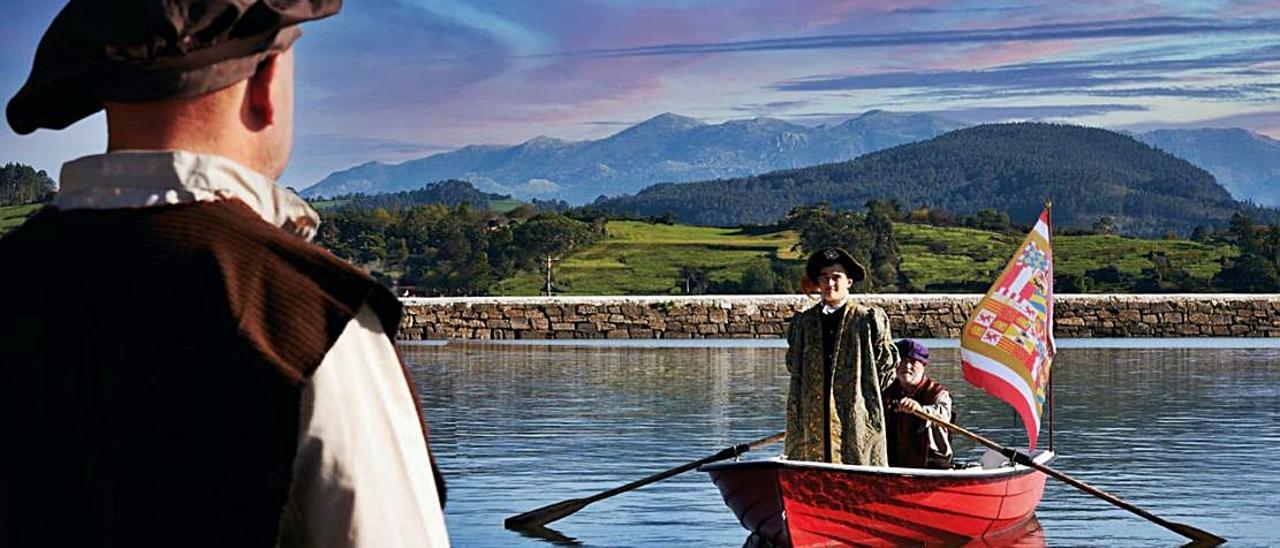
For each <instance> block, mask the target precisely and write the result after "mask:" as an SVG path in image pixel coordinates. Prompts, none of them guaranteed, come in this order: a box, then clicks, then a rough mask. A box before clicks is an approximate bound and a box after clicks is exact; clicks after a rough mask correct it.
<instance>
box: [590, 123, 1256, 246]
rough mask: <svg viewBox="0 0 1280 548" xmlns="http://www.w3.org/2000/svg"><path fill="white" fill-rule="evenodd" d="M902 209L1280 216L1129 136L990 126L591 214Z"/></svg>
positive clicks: (1077, 219) (1064, 217) (627, 200)
mask: <svg viewBox="0 0 1280 548" xmlns="http://www.w3.org/2000/svg"><path fill="white" fill-rule="evenodd" d="M872 199H877V200H889V199H893V200H897V201H898V202H899V203H900V204H901V205H902V206H904V207H906V208H911V209H914V208H917V207H922V206H927V207H930V208H942V209H945V210H947V211H950V212H952V213H959V214H966V215H967V214H972V213H974V212H976V211H978V210H981V209H986V208H994V209H995V210H997V211H1002V212H1007V213H1008V214H1009V215H1010V217H1011V218H1012V220H1013V221H1014V222H1016V223H1021V224H1030V223H1031V222H1032V221H1033V220H1034V219H1035V218H1036V216H1037V215H1038V214H1039V212H1040V210H1041V208H1042V207H1043V202H1044V200H1045V199H1053V200H1055V202H1056V204H1055V207H1054V221H1055V224H1056V225H1057V226H1060V227H1080V228H1087V227H1090V226H1091V225H1092V224H1093V223H1094V222H1096V221H1098V220H1099V219H1100V218H1101V217H1104V216H1106V217H1111V218H1112V219H1113V221H1114V223H1115V225H1116V226H1117V227H1118V228H1119V230H1120V231H1121V232H1122V233H1124V234H1130V235H1139V236H1148V237H1150V236H1161V235H1163V234H1165V233H1166V232H1168V231H1175V232H1176V233H1178V234H1181V235H1183V236H1186V235H1187V234H1189V233H1190V232H1191V231H1192V229H1193V228H1195V227H1196V226H1206V227H1215V226H1216V227H1221V226H1224V225H1225V224H1226V223H1227V221H1228V220H1229V219H1230V218H1231V215H1232V214H1233V213H1235V212H1237V211H1240V212H1244V213H1246V214H1249V215H1250V216H1252V217H1253V218H1254V219H1257V220H1260V221H1263V222H1274V220H1275V219H1277V218H1278V215H1277V213H1278V212H1277V211H1275V210H1271V209H1264V208H1259V207H1256V206H1254V205H1252V204H1249V203H1245V202H1240V201H1237V200H1235V199H1233V198H1232V197H1231V195H1230V194H1229V193H1228V192H1227V191H1226V190H1225V189H1224V188H1223V187H1222V186H1221V185H1219V184H1218V183H1217V182H1216V181H1215V180H1214V178H1213V176H1212V175H1210V174H1209V173H1208V172H1206V171H1205V170H1203V169H1201V168H1199V167H1196V166H1194V165H1192V164H1191V163H1189V162H1187V161H1186V160H1182V159H1180V158H1177V157H1175V156H1173V155H1170V154H1168V153H1166V152H1163V151H1161V150H1158V149H1156V148H1153V147H1151V146H1149V145H1146V144H1144V143H1142V142H1139V141H1137V140H1135V139H1133V138H1132V137H1130V136H1128V135H1123V134H1120V133H1116V132H1112V131H1107V130H1103V129H1098V128H1089V127H1081V126H1069V125H1059V124H1042V123H1015V124H990V125H980V126H973V127H969V128H965V129H960V130H956V131H952V132H949V133H946V134H943V135H940V136H938V137H935V138H933V139H930V140H927V141H922V142H918V143H912V144H907V145H901V146H897V147H894V148H891V149H887V150H883V151H879V152H875V153H871V154H867V155H864V156H862V157H859V158H857V159H854V160H850V161H846V162H838V163H833V164H826V165H820V166H813V167H807V168H800V169H792V170H782V171H776V172H772V173H767V174H764V175H758V176H751V177H742V178H737V179H727V180H714V181H703V182H693V183H680V184H674V183H667V184H659V185H654V186H651V187H649V188H646V189H644V190H643V191H641V192H639V193H638V194H636V195H634V196H619V197H615V198H609V199H600V200H597V201H595V202H594V203H592V204H591V205H592V207H594V208H598V209H602V210H606V211H611V212H614V213H620V214H627V215H639V216H658V215H662V214H664V213H668V212H669V213H671V214H673V215H674V216H675V218H676V220H678V221H680V222H684V223H691V224H700V225H718V226H737V225H744V224H768V223H773V222H776V221H777V220H779V219H781V218H782V217H783V216H785V215H786V214H787V212H788V211H789V210H790V209H791V208H792V207H794V206H797V205H812V204H817V203H819V202H826V203H827V204H828V205H830V206H831V207H832V208H835V209H863V208H864V207H865V205H866V203H867V201H868V200H872Z"/></svg>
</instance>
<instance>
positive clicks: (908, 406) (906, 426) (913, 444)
mask: <svg viewBox="0 0 1280 548" xmlns="http://www.w3.org/2000/svg"><path fill="white" fill-rule="evenodd" d="M895 346H897V348H898V359H899V361H898V366H897V368H896V369H897V379H896V380H894V381H893V384H892V385H890V386H889V389H888V390H885V392H884V403H885V423H886V424H885V427H886V430H887V432H888V436H889V466H901V467H906V468H943V469H948V468H951V467H952V465H951V459H952V457H953V456H954V453H953V451H952V450H951V436H950V434H949V433H948V432H947V429H946V428H943V427H941V426H938V425H936V424H933V423H932V422H929V421H926V420H923V419H921V418H919V417H916V416H915V415H911V414H910V413H911V412H912V411H924V412H925V413H928V414H930V415H933V416H935V417H938V418H940V419H942V420H945V421H948V422H950V421H951V420H952V409H951V391H950V390H947V387H946V386H945V385H943V384H942V383H940V382H938V381H935V380H933V379H930V378H929V376H928V375H927V374H925V368H926V367H928V365H929V347H927V346H925V345H924V344H923V343H921V342H920V341H917V340H915V339H902V340H900V341H898V342H897V343H895Z"/></svg>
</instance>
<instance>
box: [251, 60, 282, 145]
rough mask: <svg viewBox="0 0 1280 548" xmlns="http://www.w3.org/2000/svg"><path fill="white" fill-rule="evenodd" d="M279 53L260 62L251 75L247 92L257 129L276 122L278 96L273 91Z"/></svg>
mask: <svg viewBox="0 0 1280 548" xmlns="http://www.w3.org/2000/svg"><path fill="white" fill-rule="evenodd" d="M278 57H279V55H271V56H268V57H267V58H266V59H263V60H262V62H261V63H258V70H257V72H254V73H253V76H250V77H249V82H248V84H249V85H248V89H247V90H246V91H245V94H246V95H247V97H248V100H249V113H250V114H251V115H252V116H253V120H254V121H255V122H256V124H254V125H255V126H257V127H256V128H255V129H261V128H265V127H267V126H270V125H271V124H274V123H275V120H276V108H277V107H278V106H279V105H277V104H276V102H277V101H278V99H279V98H278V97H275V96H273V95H272V93H271V89H272V83H274V82H275V79H276V60H277V58H278Z"/></svg>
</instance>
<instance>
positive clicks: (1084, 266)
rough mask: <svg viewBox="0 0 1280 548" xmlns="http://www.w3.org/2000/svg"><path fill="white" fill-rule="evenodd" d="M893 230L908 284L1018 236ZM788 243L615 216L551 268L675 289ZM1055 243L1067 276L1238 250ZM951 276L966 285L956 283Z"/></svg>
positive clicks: (598, 284) (599, 291) (1001, 251)
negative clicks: (685, 269)
mask: <svg viewBox="0 0 1280 548" xmlns="http://www.w3.org/2000/svg"><path fill="white" fill-rule="evenodd" d="M894 234H895V235H896V236H897V238H898V245H899V249H900V250H901V253H902V270H903V272H904V273H905V274H906V275H907V277H908V279H909V280H910V284H911V290H912V291H924V290H926V289H931V290H933V291H948V290H952V291H965V290H970V291H971V290H974V289H973V288H972V287H979V288H985V287H986V286H987V285H989V284H990V283H991V282H992V281H994V280H995V277H996V276H997V275H999V273H1000V270H1001V269H1002V268H1004V265H1005V263H1006V262H1007V261H1008V260H1009V258H1010V257H1011V256H1012V254H1013V252H1014V249H1015V248H1016V247H1017V245H1018V244H1019V243H1021V242H1022V238H1023V237H1024V235H1023V234H999V233H995V232H987V231H982V230H974V229H968V228H944V227H933V226H923V225H910V224H897V225H894ZM795 243H796V234H795V233H794V232H789V231H780V232H771V233H762V234H752V233H750V232H748V231H744V230H742V229H733V228H712V227H699V226H686V225H661V224H658V225H655V224H649V223H646V222H637V221H613V222H610V223H609V238H608V239H607V240H605V241H603V242H601V243H598V244H596V245H594V246H591V247H590V248H587V249H583V250H581V251H578V252H575V253H573V254H571V255H569V256H568V257H565V258H564V259H563V260H561V262H560V263H559V265H558V266H557V267H556V270H555V274H556V287H557V288H558V289H559V290H560V291H561V293H563V294H568V295H622V294H633V295H634V294H662V293H678V292H679V288H678V287H677V285H676V274H677V272H678V271H679V270H680V267H682V266H693V267H701V268H705V269H707V271H708V274H709V277H710V279H711V280H712V281H720V280H736V279H738V278H739V277H741V275H742V271H743V269H744V268H745V267H746V266H747V265H749V264H751V263H752V262H767V261H768V260H769V259H770V258H774V257H776V258H779V259H783V260H788V261H796V262H797V263H798V262H799V261H800V260H801V257H800V256H799V255H798V254H797V253H795V252H793V251H791V247H792V246H793V245H794V244H795ZM1054 247H1055V250H1056V252H1057V256H1056V265H1055V268H1056V271H1057V272H1058V273H1059V274H1065V275H1078V274H1083V273H1084V272H1086V271H1089V270H1094V269H1098V268H1103V267H1106V266H1110V265H1114V266H1116V268H1118V269H1119V270H1120V271H1121V272H1125V273H1127V274H1133V275H1137V274H1139V273H1141V272H1142V270H1143V269H1144V268H1151V267H1152V266H1153V265H1152V263H1151V261H1150V260H1149V259H1147V255H1148V254H1149V253H1150V252H1153V251H1155V252H1160V253H1164V254H1165V255H1166V256H1168V257H1169V258H1170V259H1171V261H1172V263H1173V264H1174V265H1175V266H1177V267H1185V268H1187V270H1188V271H1189V272H1190V273H1191V274H1192V275H1193V276H1195V277H1197V278H1201V279H1208V278H1211V277H1213V275H1214V274H1216V273H1217V272H1218V269H1219V268H1220V267H1221V265H1220V263H1219V261H1220V259H1221V258H1223V257H1227V256H1233V255H1235V254H1236V253H1237V251H1236V249H1235V248H1233V247H1231V246H1210V245H1204V244H1199V243H1195V242H1190V241H1182V240H1174V241H1165V240H1140V239H1134V238H1125V237H1120V236H1059V237H1057V238H1055V240H1054ZM542 284H543V279H542V277H541V275H538V274H528V273H526V274H520V275H518V276H516V277H514V278H511V279H508V280H504V281H503V282H502V283H500V284H499V285H498V286H497V287H496V288H495V291H494V293H495V294H499V295H537V294H538V293H539V292H540V291H541V288H542ZM958 284H969V285H970V286H972V287H971V288H969V289H963V288H957V287H956V286H957V285H958ZM947 285H950V286H951V287H950V288H948V287H947ZM929 286H934V287H932V288H930V287H929ZM978 290H979V291H980V289H978Z"/></svg>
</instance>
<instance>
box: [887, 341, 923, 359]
mask: <svg viewBox="0 0 1280 548" xmlns="http://www.w3.org/2000/svg"><path fill="white" fill-rule="evenodd" d="M893 345H894V346H896V347H898V358H899V359H902V360H905V359H908V358H911V359H914V360H918V361H919V362H920V363H923V364H925V365H929V347H927V346H925V345H924V344H922V343H921V342H920V341H917V340H915V339H902V340H900V341H898V342H896V343H893Z"/></svg>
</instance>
